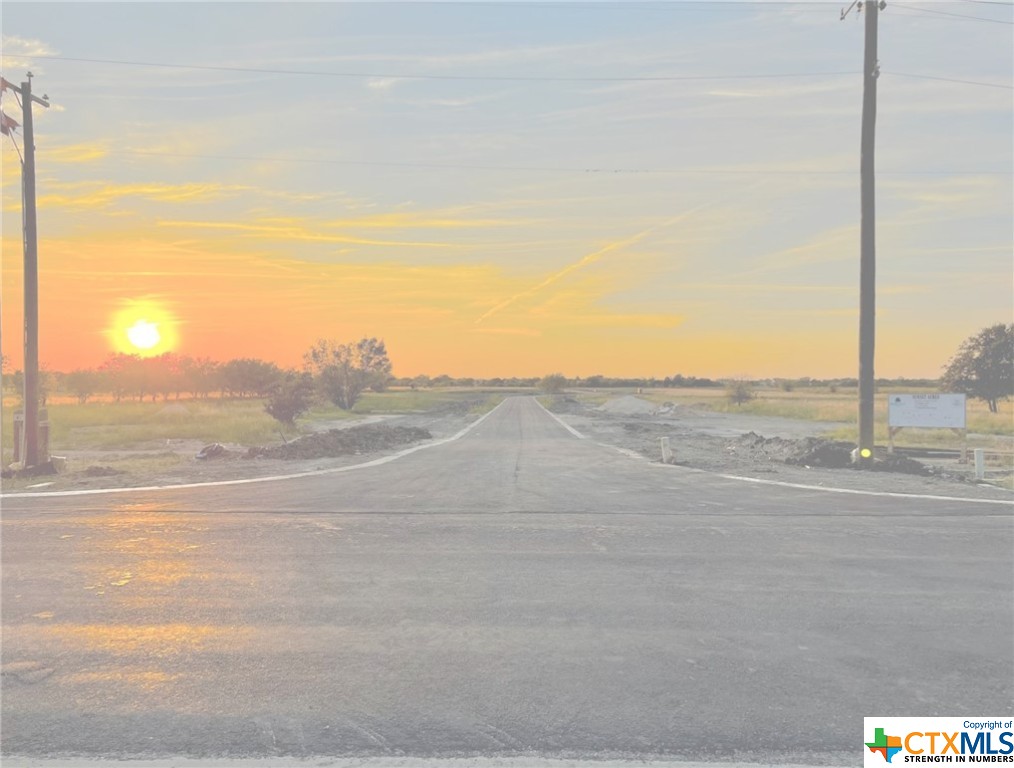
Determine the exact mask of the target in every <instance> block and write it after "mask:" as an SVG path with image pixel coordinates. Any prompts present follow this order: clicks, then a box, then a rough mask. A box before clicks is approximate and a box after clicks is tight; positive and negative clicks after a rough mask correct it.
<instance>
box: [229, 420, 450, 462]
mask: <svg viewBox="0 0 1014 768" xmlns="http://www.w3.org/2000/svg"><path fill="white" fill-rule="evenodd" d="M432 437H433V435H431V434H430V433H429V432H428V431H427V430H425V429H420V428H418V427H389V426H387V425H385V424H367V425H364V426H361V427H350V428H348V429H329V430H328V431H327V432H316V433H314V434H312V435H306V436H305V437H301V438H299V439H298V440H293V441H292V442H291V443H286V444H285V445H277V446H272V447H270V448H265V447H260V446H259V447H255V448H251V449H250V450H249V451H247V454H246V457H247V458H248V459H255V458H261V457H263V458H266V459H322V458H327V457H330V456H345V455H348V454H358V453H369V452H370V451H379V450H384V449H387V448H393V447H395V446H398V445H406V444H408V443H415V442H419V441H420V440H429V439H431V438H432Z"/></svg>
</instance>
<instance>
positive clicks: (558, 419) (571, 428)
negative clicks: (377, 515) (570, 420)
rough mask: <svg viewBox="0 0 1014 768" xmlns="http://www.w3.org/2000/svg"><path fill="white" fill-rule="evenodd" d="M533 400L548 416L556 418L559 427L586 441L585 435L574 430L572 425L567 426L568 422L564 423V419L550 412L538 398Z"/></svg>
mask: <svg viewBox="0 0 1014 768" xmlns="http://www.w3.org/2000/svg"><path fill="white" fill-rule="evenodd" d="M532 400H534V401H535V404H536V405H537V406H539V408H541V409H542V410H544V411H545V412H546V413H548V414H549V415H550V416H552V417H553V418H554V419H555V420H556V423H557V424H559V425H560V426H561V427H563V428H564V429H565V430H567V431H568V432H570V434H572V435H573V436H574V437H576V438H579V439H581V440H584V439H585V435H582V434H581V433H580V432H578V431H577V430H576V429H574V428H573V427H572V426H570V424H567V423H566V422H564V420H563V419H561V418H560V417H559V416H557V415H556V414H555V413H553V412H552V411H550V410H549V409H548V408H547V407H546V406H544V405H543V404H542V403H540V402H539V398H537V397H533V398H532Z"/></svg>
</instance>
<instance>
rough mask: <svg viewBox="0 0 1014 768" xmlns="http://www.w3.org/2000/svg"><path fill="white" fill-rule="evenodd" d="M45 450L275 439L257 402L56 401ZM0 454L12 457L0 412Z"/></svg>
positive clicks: (7, 425)
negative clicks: (0, 426)
mask: <svg viewBox="0 0 1014 768" xmlns="http://www.w3.org/2000/svg"><path fill="white" fill-rule="evenodd" d="M46 410H47V415H48V422H49V448H50V452H51V453H56V454H59V453H60V451H68V450H88V449H109V448H138V447H143V446H144V445H145V444H150V443H151V442H152V441H161V440H170V439H177V440H181V439H182V440H186V439H193V440H201V441H202V442H207V443H211V442H218V443H238V444H240V445H259V444H261V443H264V442H270V441H274V440H277V439H278V438H277V434H278V431H277V427H276V422H275V421H274V419H272V418H271V417H270V416H269V415H268V414H267V413H265V411H264V404H263V402H262V401H260V400H187V401H180V402H174V401H171V402H169V403H163V402H157V403H137V402H129V403H128V402H121V403H86V404H84V405H79V404H77V403H58V404H55V405H50V406H49V407H48V408H47V409H46ZM3 417H4V425H3V426H4V430H3V449H4V456H5V457H9V456H12V455H13V444H14V443H13V429H12V426H11V424H12V420H13V412H12V411H10V410H9V409H6V408H5V409H4V414H3Z"/></svg>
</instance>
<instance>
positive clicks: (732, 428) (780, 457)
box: [546, 395, 1014, 502]
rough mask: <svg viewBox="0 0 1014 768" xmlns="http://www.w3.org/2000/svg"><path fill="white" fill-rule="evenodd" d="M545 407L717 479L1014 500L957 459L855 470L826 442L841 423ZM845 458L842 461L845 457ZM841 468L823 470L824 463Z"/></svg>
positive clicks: (622, 402) (613, 403) (570, 402)
mask: <svg viewBox="0 0 1014 768" xmlns="http://www.w3.org/2000/svg"><path fill="white" fill-rule="evenodd" d="M546 406H547V408H548V409H549V410H550V411H552V412H553V413H555V414H556V415H557V416H559V417H560V418H561V419H562V420H563V421H564V422H566V423H567V424H569V425H570V426H572V427H574V428H575V429H577V430H578V431H579V432H581V433H582V434H584V435H585V436H586V437H588V438H589V439H591V440H594V441H596V442H598V443H602V444H605V445H610V446H614V447H617V448H620V449H623V450H626V451H632V452H634V453H636V454H638V455H640V456H643V457H644V458H646V459H649V460H651V461H656V462H660V463H661V461H662V449H661V439H662V438H668V440H669V446H670V449H671V451H672V454H673V455H672V462H673V463H674V464H677V465H679V466H684V467H689V468H692V469H698V470H703V471H706V472H713V473H716V474H719V475H731V476H737V477H746V478H750V479H753V480H761V481H769V482H781V483H792V484H799V485H809V486H816V487H821V488H841V489H846V490H857V491H874V492H880V493H905V494H920V495H931V496H951V497H965V498H976V499H979V498H981V499H1000V500H1009V501H1011V502H1014V493H1012V492H1010V491H1008V490H1006V489H1004V488H1000V487H996V486H995V485H992V484H986V483H977V482H975V481H974V480H973V479H972V469H971V467H969V465H968V464H960V463H958V461H957V460H956V459H936V460H919V461H913V460H911V459H909V460H905V459H901V457H899V461H896V462H895V463H894V465H893V466H891V465H886V466H885V464H884V463H878V469H882V470H884V471H864V470H856V469H854V468H852V467H851V463H850V461H849V457H848V453H849V451H850V450H851V447H852V446H850V445H846V444H844V443H841V444H836V443H835V442H834V441H830V440H828V439H826V438H823V437H821V435H822V434H824V433H827V432H830V431H831V430H832V429H835V428H837V427H840V426H841V425H840V424H836V423H831V422H828V423H823V422H814V421H802V420H796V419H785V418H779V417H768V416H754V415H748V414H729V413H717V412H714V411H709V410H707V409H704V408H698V407H695V406H681V405H671V406H667V407H663V408H659V407H658V406H657V405H655V404H653V403H650V402H648V401H646V400H641V399H639V398H636V397H633V396H629V395H628V396H623V397H619V398H615V399H613V400H610V401H609V402H607V403H605V404H603V405H601V406H589V405H585V404H583V403H581V402H580V401H578V400H577V399H575V398H574V397H571V396H557V397H554V398H552V399H551V400H549V401H548V402H546ZM843 458H844V459H845V461H844V462H841V461H840V460H841V459H843ZM836 462H837V463H841V464H844V465H843V466H821V464H822V463H831V464H834V463H836Z"/></svg>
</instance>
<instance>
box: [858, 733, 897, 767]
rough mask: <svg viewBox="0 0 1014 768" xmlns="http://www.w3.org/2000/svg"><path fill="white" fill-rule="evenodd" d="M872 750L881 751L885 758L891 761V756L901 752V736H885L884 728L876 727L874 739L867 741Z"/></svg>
mask: <svg viewBox="0 0 1014 768" xmlns="http://www.w3.org/2000/svg"><path fill="white" fill-rule="evenodd" d="M866 746H867V747H869V748H870V752H879V753H880V754H882V755H883V756H884V760H886V761H887V762H891V758H892V757H894V756H895V755H896V754H898V753H899V752H901V736H885V735H884V729H883V728H876V729H874V732H873V741H872V742H869V741H868V742H866Z"/></svg>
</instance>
